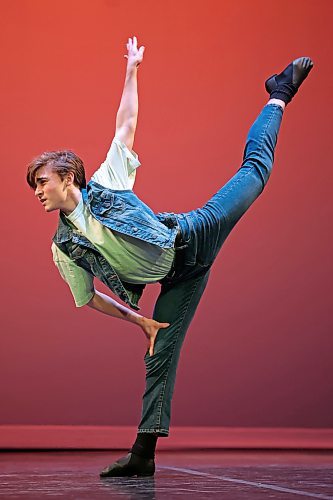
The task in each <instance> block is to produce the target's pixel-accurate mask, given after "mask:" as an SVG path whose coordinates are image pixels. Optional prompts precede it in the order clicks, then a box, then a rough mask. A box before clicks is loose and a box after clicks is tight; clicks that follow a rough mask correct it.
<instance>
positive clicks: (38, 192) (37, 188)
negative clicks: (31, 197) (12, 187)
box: [35, 186, 41, 196]
mask: <svg viewBox="0 0 333 500" xmlns="http://www.w3.org/2000/svg"><path fill="white" fill-rule="evenodd" d="M40 193H41V190H40V186H36V189H35V196H39V194H40Z"/></svg>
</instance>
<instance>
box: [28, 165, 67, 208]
mask: <svg viewBox="0 0 333 500" xmlns="http://www.w3.org/2000/svg"><path fill="white" fill-rule="evenodd" d="M66 182H67V181H66V179H64V180H61V178H60V177H59V175H58V174H57V173H56V172H54V171H53V170H52V167H51V166H50V165H45V166H44V167H41V168H39V169H38V170H37V172H36V189H35V195H36V196H37V198H38V199H39V201H40V202H41V203H42V205H43V207H44V209H45V212H52V211H53V210H59V209H60V210H61V209H62V208H63V207H64V206H65V202H66V200H67V185H66Z"/></svg>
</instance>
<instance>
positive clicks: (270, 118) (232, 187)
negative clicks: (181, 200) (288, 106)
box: [220, 106, 280, 222]
mask: <svg viewBox="0 0 333 500" xmlns="http://www.w3.org/2000/svg"><path fill="white" fill-rule="evenodd" d="M279 107H280V106H276V107H275V106H272V112H271V114H270V116H269V120H268V122H267V124H266V127H265V128H264V129H263V131H262V132H261V134H260V136H259V153H260V155H259V157H261V156H262V151H263V147H262V146H263V139H264V136H265V134H266V131H267V128H268V127H269V125H270V124H271V121H272V119H273V117H274V115H275V112H276V111H277V109H278V108H279ZM241 168H242V167H241ZM253 169H256V167H254V166H252V167H250V170H248V171H246V172H244V174H243V175H242V176H241V177H239V178H238V179H237V180H236V181H235V182H233V183H232V184H231V185H230V186H229V189H228V190H227V191H225V192H224V193H223V194H221V196H220V199H221V200H222V199H223V198H225V196H226V195H227V194H228V193H230V191H231V190H232V189H234V187H235V186H236V185H237V184H238V183H239V182H240V181H242V180H243V179H244V178H245V177H246V176H247V175H249V174H251V173H252V172H253ZM226 219H227V220H228V222H229V221H230V219H229V217H228V215H226Z"/></svg>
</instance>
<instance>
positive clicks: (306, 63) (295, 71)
mask: <svg viewBox="0 0 333 500" xmlns="http://www.w3.org/2000/svg"><path fill="white" fill-rule="evenodd" d="M312 67H313V62H312V60H311V59H310V58H309V57H300V58H299V59H295V60H294V61H293V62H292V63H290V64H289V65H288V66H287V67H286V68H285V69H284V70H283V71H282V72H281V73H280V74H279V75H277V74H274V75H272V76H271V77H270V78H268V79H267V80H266V82H265V88H266V90H267V92H268V93H269V94H270V97H271V99H273V98H274V99H281V100H282V101H284V102H285V103H286V104H288V103H289V102H290V101H291V99H292V98H293V97H294V95H295V94H296V92H298V89H299V87H300V86H301V84H302V82H303V81H304V80H305V78H306V77H307V76H308V74H309V73H310V71H311V69H312Z"/></svg>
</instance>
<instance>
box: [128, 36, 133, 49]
mask: <svg viewBox="0 0 333 500" xmlns="http://www.w3.org/2000/svg"><path fill="white" fill-rule="evenodd" d="M128 47H129V49H130V48H131V47H132V38H129V39H128Z"/></svg>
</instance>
